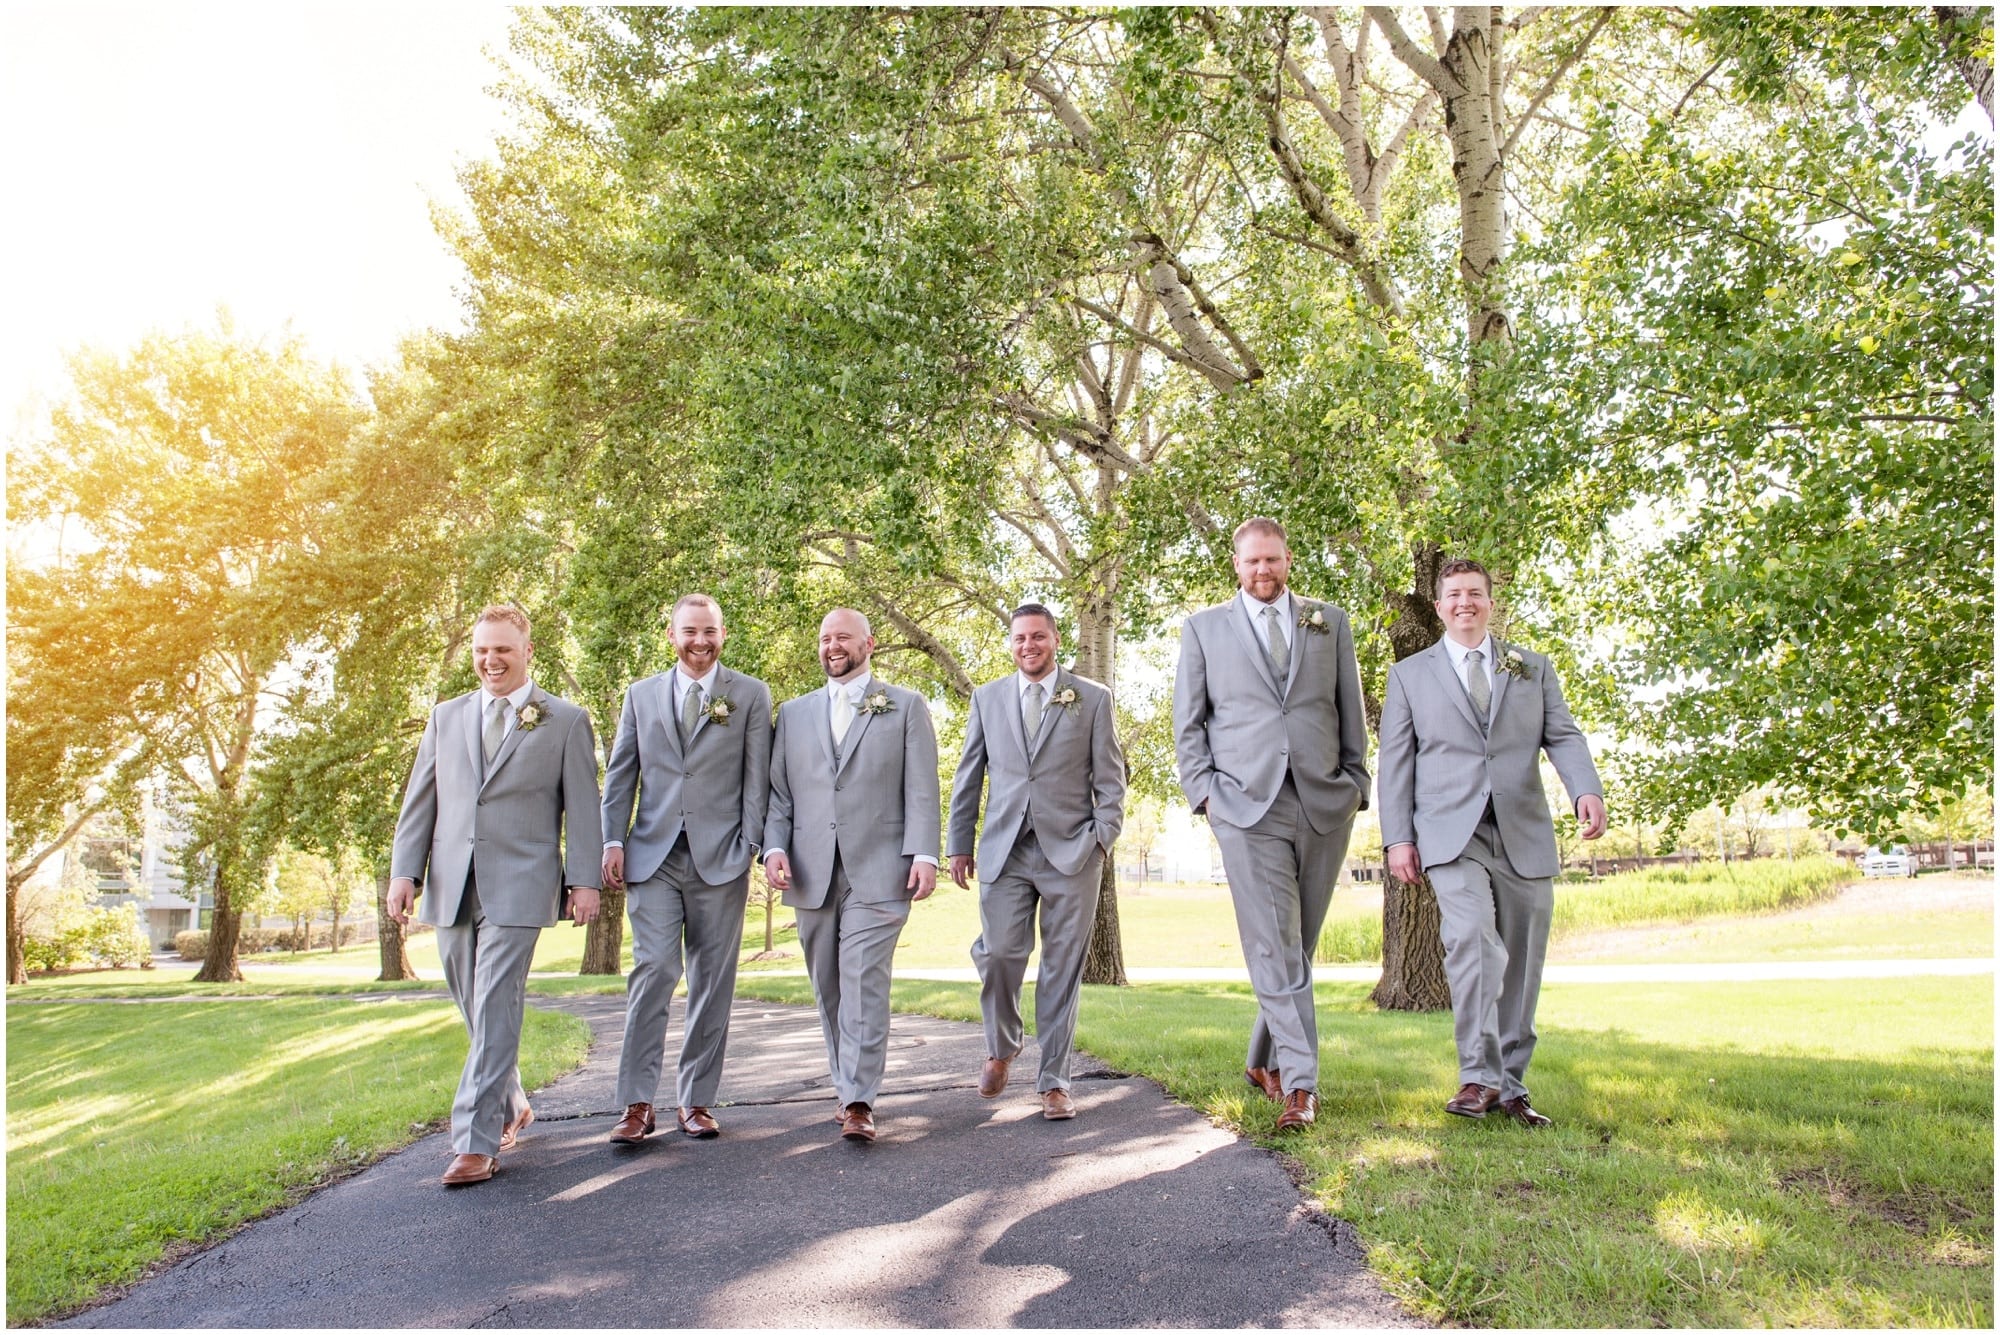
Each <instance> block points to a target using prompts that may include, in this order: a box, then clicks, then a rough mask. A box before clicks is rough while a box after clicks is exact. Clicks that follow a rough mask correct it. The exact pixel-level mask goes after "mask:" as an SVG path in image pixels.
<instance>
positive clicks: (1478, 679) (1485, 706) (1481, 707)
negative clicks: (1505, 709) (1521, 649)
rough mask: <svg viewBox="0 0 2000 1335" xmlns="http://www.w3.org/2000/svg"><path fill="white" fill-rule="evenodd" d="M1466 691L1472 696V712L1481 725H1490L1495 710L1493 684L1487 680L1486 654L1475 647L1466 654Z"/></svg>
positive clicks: (1482, 726)
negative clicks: (1489, 719)
mask: <svg viewBox="0 0 2000 1335" xmlns="http://www.w3.org/2000/svg"><path fill="white" fill-rule="evenodd" d="M1465 693H1466V694H1467V695H1469V696H1471V697H1472V712H1473V713H1475V714H1477V715H1479V726H1480V727H1481V728H1485V727H1487V726H1488V718H1489V716H1490V715H1491V714H1492V711H1493V684H1492V683H1491V682H1489V681H1487V680H1486V655H1485V654H1483V653H1481V652H1480V651H1479V650H1477V649H1474V650H1473V651H1472V652H1471V653H1469V654H1467V655H1466V656H1465Z"/></svg>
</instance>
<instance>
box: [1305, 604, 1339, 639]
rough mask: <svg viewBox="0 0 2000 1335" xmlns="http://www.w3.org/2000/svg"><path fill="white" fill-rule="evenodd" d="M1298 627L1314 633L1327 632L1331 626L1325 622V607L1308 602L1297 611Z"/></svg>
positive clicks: (1323, 633)
mask: <svg viewBox="0 0 2000 1335" xmlns="http://www.w3.org/2000/svg"><path fill="white" fill-rule="evenodd" d="M1299 629H1301V630H1309V631H1311V632H1312V633H1313V634H1315V635H1325V634H1327V633H1328V632H1329V630H1330V629H1331V628H1330V627H1329V626H1328V625H1327V624H1326V609H1325V608H1324V607H1320V606H1317V605H1314V604H1308V605H1307V606H1306V607H1305V609H1304V610H1302V611H1301V612H1300V613H1299Z"/></svg>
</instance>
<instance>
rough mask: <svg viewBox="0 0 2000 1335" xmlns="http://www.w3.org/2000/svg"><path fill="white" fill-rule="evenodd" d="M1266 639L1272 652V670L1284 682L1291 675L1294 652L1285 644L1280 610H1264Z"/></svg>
mask: <svg viewBox="0 0 2000 1335" xmlns="http://www.w3.org/2000/svg"><path fill="white" fill-rule="evenodd" d="M1264 638H1265V640H1266V641H1267V642H1268V643H1269V646H1270V650H1271V670H1272V671H1273V672H1275V673H1277V675H1278V680H1279V681H1281V682H1282V681H1283V680H1284V679H1285V678H1286V677H1287V676H1289V675H1290V674H1291V670H1292V651H1291V649H1290V648H1288V647H1287V646H1286V644H1285V632H1284V629H1283V627H1281V626H1279V625H1278V609H1277V608H1275V607H1267V608H1265V609H1264Z"/></svg>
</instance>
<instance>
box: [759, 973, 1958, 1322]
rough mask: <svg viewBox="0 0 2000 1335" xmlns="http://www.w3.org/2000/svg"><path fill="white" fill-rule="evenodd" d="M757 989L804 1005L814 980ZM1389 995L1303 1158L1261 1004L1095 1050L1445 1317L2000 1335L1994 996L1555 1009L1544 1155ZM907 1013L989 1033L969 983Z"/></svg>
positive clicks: (1340, 992)
mask: <svg viewBox="0 0 2000 1335" xmlns="http://www.w3.org/2000/svg"><path fill="white" fill-rule="evenodd" d="M740 990H741V991H742V992H743V993H745V994H747V995H756V996H761V997H766V998H768V999H771V1000H785V1001H792V1002H799V1003H805V1002H808V1001H809V1000H810V992H809V990H808V989H807V987H806V985H805V983H804V980H789V979H746V980H744V982H743V984H742V987H741V988H740ZM1367 991H1368V989H1367V987H1366V986H1365V985H1361V984H1322V985H1321V986H1320V987H1319V988H1318V994H1319V1015H1320V1043H1321V1075H1320V1099H1321V1102H1320V1113H1319V1121H1318V1124H1317V1125H1316V1126H1314V1127H1313V1128H1312V1129H1311V1130H1310V1131H1309V1132H1307V1133H1305V1134H1304V1135H1301V1136H1294V1137H1288V1138H1286V1139H1283V1140H1278V1139H1277V1138H1276V1137H1275V1123H1276V1120H1277V1112H1278V1109H1277V1106H1276V1105H1275V1104H1272V1103H1269V1102H1267V1101H1265V1100H1264V1099H1262V1098H1260V1097H1258V1096H1256V1095H1255V1094H1254V1093H1253V1091H1251V1090H1250V1089H1249V1087H1248V1086H1247V1085H1245V1084H1244V1082H1243V1076H1242V1066H1243V1047H1244V1043H1245V1040H1246V1039H1247V1037H1248V1034H1249V1029H1250V1024H1251V1020H1252V1019H1253V1017H1254V1015H1255V1007H1256V1003H1255V1001H1254V999H1253V998H1252V997H1251V995H1250V993H1249V989H1248V988H1247V987H1245V986H1241V985H1233V984H1218V985H1207V984H1202V985H1196V984H1149V985H1142V986H1137V987H1130V988H1099V987H1090V988H1085V989H1084V997H1083V1006H1082V1015H1081V1021H1080V1025H1079V1030H1078V1037H1077V1041H1078V1045H1079V1046H1081V1047H1083V1048H1085V1049H1087V1050H1088V1051H1090V1052H1092V1053H1094V1054H1095V1055H1097V1056H1098V1057H1100V1058H1102V1059H1103V1060H1104V1061H1106V1062H1107V1063H1109V1064H1110V1065H1111V1066H1113V1067H1114V1068H1116V1069H1118V1070H1122V1071H1128V1072H1133V1073H1136V1074H1140V1075H1145V1076H1149V1077H1151V1078H1152V1079H1154V1080H1157V1081H1159V1082H1160V1083H1161V1084H1162V1085H1164V1086H1166V1088H1167V1089H1168V1090H1169V1091H1170V1092H1171V1093H1172V1094H1173V1095H1174V1096H1175V1097H1176V1098H1178V1099H1180V1100H1181V1101H1182V1102H1184V1103H1187V1104H1189V1105H1191V1106H1193V1107H1196V1108H1199V1109H1201V1110H1202V1111H1204V1112H1206V1113H1207V1114H1208V1115H1210V1116H1211V1117H1214V1118H1215V1119H1217V1120H1218V1121H1220V1122H1222V1123H1224V1124H1227V1125H1230V1126H1232V1127H1234V1128H1236V1129H1238V1130H1239V1131H1241V1132H1243V1133H1244V1134H1246V1135H1250V1136H1253V1137H1256V1138H1258V1139H1260V1140H1263V1141H1265V1142H1266V1143H1268V1144H1271V1145H1272V1146H1274V1147H1275V1148H1279V1149H1282V1150H1283V1151H1284V1152H1285V1153H1287V1154H1289V1155H1291V1156H1293V1157H1294V1158H1296V1159H1297V1160H1298V1161H1299V1162H1300V1163H1301V1164H1302V1165H1303V1166H1304V1169H1305V1174H1306V1177H1305V1189H1306V1190H1307V1192H1308V1193H1309V1194H1310V1195H1312V1196H1313V1197H1314V1198H1315V1200H1316V1201H1317V1202H1318V1203H1319V1204H1320V1205H1321V1206H1322V1208H1324V1209H1325V1210H1327V1212H1328V1213H1330V1214H1333V1215H1337V1216H1339V1217H1341V1218H1344V1219H1347V1220H1349V1221H1351V1222H1352V1223H1353V1224H1354V1225H1355V1226H1356V1227H1357V1228H1358V1229H1359V1231H1360V1234H1361V1237H1362V1240H1363V1242H1364V1243H1365V1244H1366V1246H1367V1248H1368V1254H1369V1260H1370V1263H1371V1264H1372V1265H1373V1266H1374V1267H1375V1269H1376V1270H1377V1271H1378V1272H1379V1273H1380V1274H1381V1275H1382V1276H1383V1277H1384V1279H1385V1281H1386V1283H1387V1284H1388V1286H1389V1287H1390V1289H1391V1291H1392V1292H1394V1293H1396V1294H1398V1295H1399V1296H1400V1297H1402V1298H1403V1299H1404V1300H1405V1301H1406V1302H1407V1303H1408V1304H1409V1305H1410V1307H1411V1308H1412V1310H1414V1311H1415V1312H1417V1313H1419V1314H1420V1315H1422V1316H1425V1317H1427V1318H1429V1319H1432V1320H1436V1321H1441V1322H1447V1323H1460V1324H1465V1325H1474V1326H1498V1327H1524V1326H1525V1327H1577V1326H1585V1327H1590V1326H1606V1327H1638V1326H1757V1325H1785V1326H1906V1325H1917V1326H1965V1327H1971V1328H1988V1327H1991V1326H1992V1324H1993V1318H1994V1312H1993V1292H1994V1290H1993V1282H1994V1276H1993V998H1992V982H1991V980H1990V979H1985V978H1969V979H1959V978H1925V979H1905V980H1868V981H1845V982H1800V983H1761V984H1665V985H1646V986H1638V985H1610V986H1585V985H1572V986H1566V987H1549V988H1546V989H1544V992H1543V1000H1542V1006H1541V1012H1540V1029H1541V1045H1540V1047H1539V1048H1538V1050H1537V1054H1536V1058H1535V1066H1534V1071H1533V1082H1532V1084H1533V1090H1534V1097H1535V1103H1536V1106H1537V1107H1540V1108H1542V1109H1544V1110H1545V1111H1547V1112H1548V1113H1549V1114H1550V1115H1551V1116H1553V1117H1554V1118H1556V1119H1557V1124H1556V1126H1555V1127H1554V1128H1553V1129H1551V1130H1548V1131H1543V1132H1529V1131H1527V1130H1525V1129H1524V1128H1521V1127H1519V1126H1517V1125H1515V1124H1514V1123H1513V1122H1511V1121H1509V1120H1507V1119H1505V1118H1503V1117H1500V1116H1498V1115H1495V1116H1491V1117H1489V1118H1487V1119H1486V1120H1485V1121H1483V1122H1469V1121H1465V1120H1463V1119H1460V1118H1455V1117H1452V1116H1449V1115H1448V1114H1446V1113H1445V1112H1444V1111H1443V1104H1444V1101H1445V1099H1447V1098H1448V1097H1450V1095H1451V1093H1452V1092H1453V1091H1454V1089H1455V1087H1456V1083H1457V1081H1456V1062H1455V1059H1454V1056H1453V1050H1452V1040H1451V1017H1450V1016H1449V1015H1448V1014H1445V1013H1435V1014H1425V1015H1410V1014H1401V1013H1388V1012H1379V1011H1377V1010H1375V1009H1374V1008H1373V1007H1372V1006H1371V1005H1370V1004H1369V1003H1368V1001H1367V999H1366V998H1367ZM895 1000H896V1006H897V1008H898V1009H899V1010H914V1011H920V1012H922V1013H925V1014H932V1015H941V1016H943V1017H945V1018H948V1019H959V1020H975V1021H976V1020H977V1019H978V1015H979V1003H978V990H977V987H976V986H975V985H971V984H955V983H924V982H899V983H897V984H896V985H895ZM1079 1092H1080V1093H1081V1094H1082V1096H1083V1098H1084V1113H1083V1115H1084V1117H1086V1118H1088V1117H1089V1116H1090V1111H1089V1097H1088V1093H1089V1084H1088V1082H1085V1083H1083V1084H1082V1085H1081V1086H1080V1088H1079ZM1160 1189H1161V1190H1162V1191H1170V1190H1172V1187H1171V1185H1170V1184H1167V1183H1163V1184H1162V1185H1161V1188H1160Z"/></svg>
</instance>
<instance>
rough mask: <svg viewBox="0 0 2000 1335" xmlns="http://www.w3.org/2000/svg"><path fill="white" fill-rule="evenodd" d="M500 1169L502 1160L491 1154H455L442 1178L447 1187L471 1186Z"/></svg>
mask: <svg viewBox="0 0 2000 1335" xmlns="http://www.w3.org/2000/svg"><path fill="white" fill-rule="evenodd" d="M499 1171H500V1161H499V1160H498V1159H496V1158H495V1157H494V1156H492V1155H490V1154H455V1155H453V1156H452V1160H451V1167H449V1168H447V1169H445V1170H444V1177H443V1178H442V1179H441V1180H442V1181H443V1183H444V1184H445V1185H446V1186H447V1187H469V1186H471V1185H472V1184H473V1183H475V1182H484V1181H485V1180H486V1179H487V1178H489V1177H492V1176H493V1175H494V1174H495V1173H497V1172H499Z"/></svg>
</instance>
